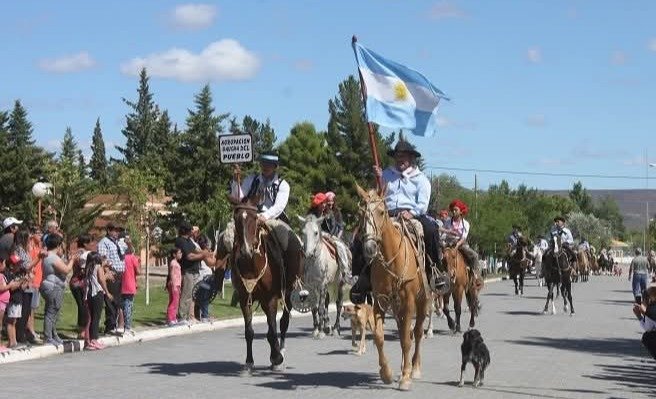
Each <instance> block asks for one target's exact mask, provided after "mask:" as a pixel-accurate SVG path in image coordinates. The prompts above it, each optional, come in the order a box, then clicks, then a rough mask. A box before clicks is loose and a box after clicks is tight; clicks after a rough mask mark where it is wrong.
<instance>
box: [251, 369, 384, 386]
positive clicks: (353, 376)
mask: <svg viewBox="0 0 656 399" xmlns="http://www.w3.org/2000/svg"><path fill="white" fill-rule="evenodd" d="M271 376H272V377H273V378H274V379H275V380H274V381H268V382H263V383H261V384H256V385H257V386H260V387H265V388H272V389H278V390H295V389H298V388H303V387H333V388H342V389H345V388H349V389H372V388H374V389H375V388H384V387H385V386H383V385H380V379H379V378H378V375H377V374H372V373H359V372H357V373H356V372H347V371H340V372H326V373H303V374H297V373H285V374H278V375H271ZM390 388H391V387H390Z"/></svg>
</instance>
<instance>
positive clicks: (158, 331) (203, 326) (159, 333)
mask: <svg viewBox="0 0 656 399" xmlns="http://www.w3.org/2000/svg"><path fill="white" fill-rule="evenodd" d="M496 281H501V277H496V278H491V279H486V280H485V283H486V284H488V283H493V282H496ZM349 303H350V302H345V303H344V304H345V305H346V304H349ZM329 310H330V312H335V311H336V307H335V304H331V305H330V308H329ZM311 314H312V313H310V312H308V313H299V312H297V311H295V310H293V311H292V319H294V318H298V317H307V316H310V315H311ZM281 315H282V312H278V317H280V316H281ZM261 323H266V316H265V315H257V316H253V324H261ZM243 324H244V320H243V318H241V317H237V318H233V319H225V320H215V321H211V322H208V323H196V324H192V325H180V326H175V327H157V328H151V329H147V330H140V331H137V332H136V333H135V335H126V336H123V337H117V336H106V337H101V338H100V339H99V341H100V342H102V343H103V344H104V345H105V346H106V347H107V348H109V347H112V346H122V345H128V344H133V343H141V342H147V341H153V340H156V339H160V338H166V337H174V336H178V335H187V334H196V333H202V332H209V331H216V330H222V329H224V328H230V327H238V326H243ZM83 348H84V341H83V340H67V341H66V342H65V343H64V345H62V346H60V347H59V348H56V347H54V346H53V345H42V346H31V347H26V348H22V349H15V350H10V351H6V352H1V353H0V364H6V363H14V362H21V361H25V360H33V359H41V358H44V357H50V356H54V355H59V354H63V353H73V352H82V351H84V349H83Z"/></svg>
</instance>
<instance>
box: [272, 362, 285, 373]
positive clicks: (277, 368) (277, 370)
mask: <svg viewBox="0 0 656 399" xmlns="http://www.w3.org/2000/svg"><path fill="white" fill-rule="evenodd" d="M271 371H273V372H274V373H282V372H283V371H285V364H284V363H281V364H272V365H271Z"/></svg>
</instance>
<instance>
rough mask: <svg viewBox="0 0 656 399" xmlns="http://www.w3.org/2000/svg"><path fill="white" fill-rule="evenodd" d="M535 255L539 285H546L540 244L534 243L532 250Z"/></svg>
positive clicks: (536, 276)
mask: <svg viewBox="0 0 656 399" xmlns="http://www.w3.org/2000/svg"><path fill="white" fill-rule="evenodd" d="M531 255H532V256H533V265H534V266H535V278H537V279H538V287H542V286H543V285H544V276H543V275H542V255H544V254H543V253H542V250H541V249H540V247H539V246H537V245H533V251H531Z"/></svg>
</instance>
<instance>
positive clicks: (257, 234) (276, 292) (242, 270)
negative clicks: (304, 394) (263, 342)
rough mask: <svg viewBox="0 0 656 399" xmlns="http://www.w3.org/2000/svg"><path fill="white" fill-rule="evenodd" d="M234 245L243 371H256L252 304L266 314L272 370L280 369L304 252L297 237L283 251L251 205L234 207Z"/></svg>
mask: <svg viewBox="0 0 656 399" xmlns="http://www.w3.org/2000/svg"><path fill="white" fill-rule="evenodd" d="M233 217H234V222H235V242H234V247H233V250H232V256H233V263H232V265H233V266H232V270H233V273H232V284H233V286H234V288H235V290H236V291H237V293H238V294H239V304H240V306H241V312H242V314H243V316H244V333H245V336H246V364H245V365H244V372H245V373H248V374H251V373H252V371H253V365H254V362H253V336H254V334H255V333H254V332H253V303H254V302H258V303H259V304H260V307H261V308H262V311H264V313H265V314H266V318H267V324H268V327H269V329H268V332H267V341H269V345H270V347H271V355H270V356H269V359H270V360H271V368H272V369H273V370H281V369H282V368H283V362H284V354H283V353H284V349H285V335H286V333H287V328H288V327H289V318H290V311H291V298H290V297H291V293H292V290H293V289H294V288H295V287H296V284H298V282H299V281H300V279H301V276H302V275H303V260H302V258H303V252H302V248H301V246H300V242H298V239H295V238H296V237H295V236H294V237H288V238H289V239H288V240H287V242H286V243H284V244H283V245H285V244H286V245H287V249H286V250H283V249H282V246H281V243H280V242H278V240H277V239H276V236H275V234H274V232H273V231H272V229H271V228H270V227H269V226H268V225H266V224H264V223H260V222H259V221H258V218H257V208H255V207H254V206H252V205H250V204H245V205H237V206H235V208H234V214H233ZM281 299H282V300H283V301H282V306H283V313H282V317H281V319H280V341H278V332H277V320H276V317H277V313H278V303H279V302H280V300H281Z"/></svg>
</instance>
